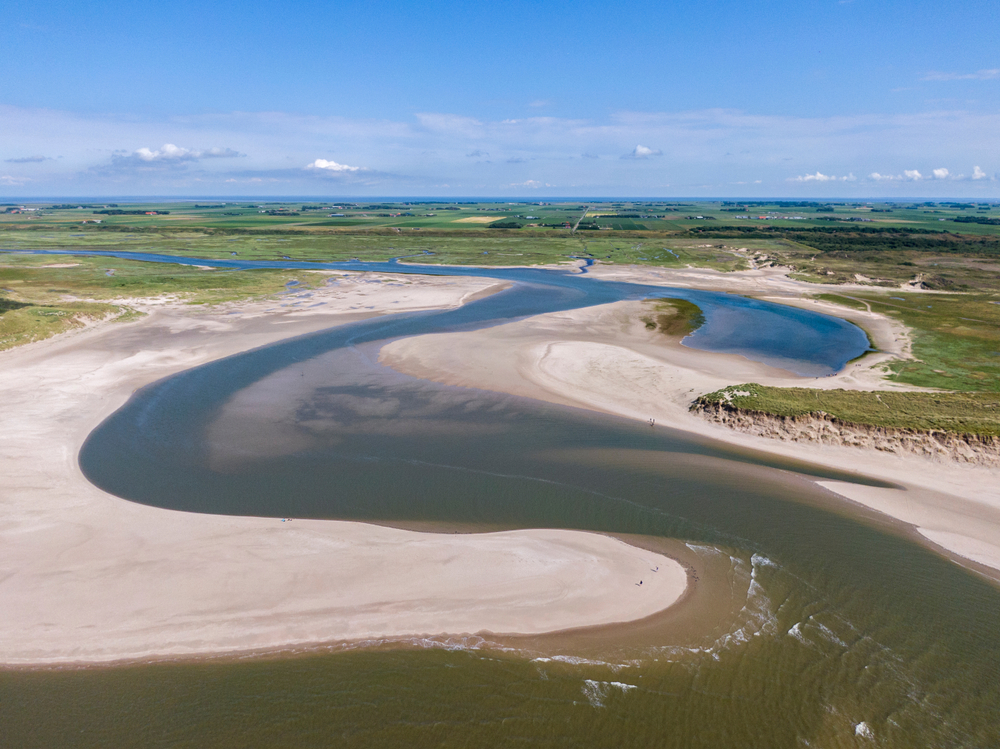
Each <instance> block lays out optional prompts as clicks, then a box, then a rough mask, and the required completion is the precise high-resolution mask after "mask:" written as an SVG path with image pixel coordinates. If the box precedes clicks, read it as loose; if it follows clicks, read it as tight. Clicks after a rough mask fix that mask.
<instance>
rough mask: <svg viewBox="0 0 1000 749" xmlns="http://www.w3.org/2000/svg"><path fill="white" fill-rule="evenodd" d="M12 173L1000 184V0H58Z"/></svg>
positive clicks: (25, 63) (414, 186)
mask: <svg viewBox="0 0 1000 749" xmlns="http://www.w3.org/2000/svg"><path fill="white" fill-rule="evenodd" d="M3 15H4V23H3V24H0V62H2V65H3V67H2V69H3V75H2V76H0V195H7V196H31V195H51V196H56V195H59V196H69V195H90V196H97V195H232V194H240V195H254V194H259V195H282V194H285V195H330V196H334V195H358V196H361V195H427V196H433V195H449V196H462V195H478V196H496V197H508V196H514V195H517V196H523V195H538V196H545V195H561V196H566V195H580V196H594V197H599V196H611V195H614V196H622V195H636V196H765V195H782V196H815V197H828V196H843V197H889V198H891V197H894V196H912V197H918V196H926V197H981V198H997V197H1000V45H998V44H997V39H998V38H1000V3H998V2H996V0H991V1H989V2H985V1H978V0H972V1H969V2H955V3H941V2H939V1H938V2H925V1H923V0H915V1H911V2H897V1H895V0H880V1H879V2H874V1H872V0H839V1H838V0H822V1H809V0H799V1H798V2H784V1H775V2H759V3H746V2H743V3H736V2H722V1H716V2H712V1H711V0H709V1H704V2H698V3H684V4H679V3H678V4H671V3H664V4H659V5H657V4H650V3H632V2H619V3H616V4H610V3H607V2H601V3H597V2H589V1H584V2H573V3H569V2H507V3H484V2H475V3H473V2H438V3H410V2H394V3H389V2H368V3H338V2H298V3H288V2H285V3H282V2H273V3H268V4H263V3H254V2H251V1H249V0H247V1H245V2H241V3H235V2H213V3H211V4H206V3H192V2H172V3H149V2H130V3H117V2H94V3H87V4H85V3H79V2H49V1H47V0H32V2H30V3H29V2H24V1H23V0H8V2H7V3H5V10H4V14H3Z"/></svg>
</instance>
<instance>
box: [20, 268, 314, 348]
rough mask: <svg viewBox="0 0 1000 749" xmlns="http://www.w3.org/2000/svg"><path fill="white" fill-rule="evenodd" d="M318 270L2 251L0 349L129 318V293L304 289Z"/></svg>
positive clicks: (202, 296) (215, 294)
mask: <svg viewBox="0 0 1000 749" xmlns="http://www.w3.org/2000/svg"><path fill="white" fill-rule="evenodd" d="M312 278H315V282H316V283H322V282H324V280H325V277H323V276H317V275H316V274H311V273H294V272H291V271H273V270H254V271H217V270H212V271H209V270H203V269H199V268H191V267H185V266H179V265H178V266H171V265H160V264H156V265H154V264H152V263H143V262H138V261H130V260H118V259H115V258H88V257H72V256H68V255H62V256H60V255H46V256H38V255H12V254H6V255H0V350H3V349H8V348H12V347H14V346H18V345H20V344H23V343H30V342H32V341H39V340H42V339H44V338H48V337H50V336H52V335H55V334H57V333H62V332H64V331H67V330H70V329H72V328H76V327H80V326H82V325H84V324H85V323H86V322H87V321H89V320H100V319H108V318H114V319H115V320H117V321H127V320H130V319H134V318H135V317H136V315H137V313H136V312H135V310H133V309H132V308H131V307H129V306H128V300H129V299H134V298H136V297H152V296H160V295H164V294H173V295H177V296H178V297H180V298H182V299H184V300H185V301H187V302H188V303H189V304H217V303H220V302H226V301H233V300H238V299H247V298H253V297H261V296H266V295H269V294H275V293H277V292H280V291H282V290H283V289H284V288H285V284H286V283H287V282H288V281H290V280H298V281H300V285H299V286H297V287H296V288H308V287H309V285H310V280H311V279H312Z"/></svg>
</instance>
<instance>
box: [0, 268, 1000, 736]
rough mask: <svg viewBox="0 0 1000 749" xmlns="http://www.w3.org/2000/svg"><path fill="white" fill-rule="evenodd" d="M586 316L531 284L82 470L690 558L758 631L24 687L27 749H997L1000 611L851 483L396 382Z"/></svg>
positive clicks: (17, 694)
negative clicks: (477, 343) (735, 595)
mask: <svg viewBox="0 0 1000 749" xmlns="http://www.w3.org/2000/svg"><path fill="white" fill-rule="evenodd" d="M199 262H200V261H199ZM533 283H534V282H533ZM598 288H599V287H598ZM660 291H662V290H660ZM600 293H603V292H600ZM616 293H618V292H616ZM580 294H583V295H585V296H586V299H584V300H583V301H586V302H587V303H593V302H592V301H590V300H592V299H593V298H594V295H597V296H600V294H599V293H598V292H593V293H592V292H590V291H589V290H587V288H586V287H585V288H584V290H583V291H581V290H580V289H578V288H576V287H565V286H560V285H556V288H555V289H551V288H549V289H543V288H540V287H537V286H529V285H526V284H525V285H522V286H519V287H515V289H512V290H511V291H508V292H505V293H504V294H501V295H497V296H494V297H490V298H488V299H484V300H481V301H480V302H476V303H475V304H473V305H470V306H469V307H467V308H464V309H462V310H458V311H456V312H454V313H443V314H427V315H413V316H407V317H405V318H401V319H394V320H386V319H381V320H372V321H367V322H365V323H360V324H358V325H354V326H350V328H342V329H335V330H333V331H329V332H326V333H319V334H314V335H311V336H304V337H302V338H300V339H295V340H292V341H288V342H284V343H281V344H277V345H275V346H272V347H268V348H266V349H261V350H258V351H256V352H250V353H248V354H244V355H240V356H236V357H231V358H229V359H226V360H222V361H220V362H215V363H212V364H209V365H206V366H204V367H200V368H198V369H195V370H191V371H189V372H185V373H182V374H181V375H178V376H176V377H173V378H170V379H168V380H165V381H162V382H161V383H157V384H154V385H153V386H150V387H148V388H145V389H143V390H141V391H140V392H139V393H137V394H136V396H135V397H134V398H133V399H132V400H131V401H130V402H129V403H128V404H127V405H126V406H125V407H124V408H123V409H122V410H120V411H119V412H117V413H116V414H115V415H113V416H112V417H111V418H110V419H109V420H108V421H106V422H105V423H104V424H103V425H102V426H101V427H100V428H99V429H98V430H96V431H95V432H94V434H93V435H92V436H91V438H90V439H89V440H88V442H87V444H86V446H85V448H84V450H83V452H82V454H81V466H82V467H83V468H84V470H85V472H86V473H87V475H88V477H89V478H91V480H93V481H94V482H95V483H97V484H98V485H100V486H102V487H104V488H106V489H107V490H109V491H112V492H114V493H116V494H119V495H120V496H124V497H128V498H129V499H133V500H135V501H141V502H146V503H149V504H155V505H160V506H166V507H173V508H178V509H188V510H196V511H202V512H223V513H245V514H265V515H274V516H282V517H285V516H295V517H306V516H309V517H338V518H355V519H367V520H373V521H377V522H392V523H403V524H407V523H414V522H424V521H429V522H437V523H453V522H459V523H465V524H471V525H473V526H475V527H480V528H498V527H505V528H509V527H538V526H554V527H569V528H583V529H593V530H603V531H615V532H624V533H639V534H644V535H648V536H667V537H678V538H682V539H684V540H685V541H686V542H687V543H688V544H689V545H690V547H691V548H692V550H693V552H694V553H696V554H699V555H702V556H703V557H705V558H710V559H712V560H714V564H715V567H716V568H717V569H722V570H723V571H724V577H726V584H729V585H731V586H732V587H733V589H734V590H739V591H747V595H746V596H744V599H745V605H743V606H742V608H741V609H740V611H739V612H738V615H737V616H736V617H735V618H733V619H728V618H727V619H725V620H724V621H722V620H720V622H719V626H718V627H716V628H714V629H711V631H708V632H707V633H706V636H705V637H704V638H702V639H700V640H697V641H693V640H691V639H690V638H686V637H679V638H677V639H673V637H672V636H671V635H670V634H669V633H665V634H663V635H662V639H659V640H656V641H653V642H649V641H648V640H643V641H641V642H640V641H633V640H628V641H625V640H623V641H622V642H620V643H615V642H613V641H612V642H610V643H609V642H603V643H602V644H601V645H600V646H599V647H595V648H593V649H592V651H593V652H587V653H583V654H581V653H579V652H575V651H574V652H570V651H568V650H567V651H565V652H563V651H561V650H560V649H559V647H557V646H548V647H540V646H537V645H530V646H528V645H526V646H525V647H524V648H523V649H521V650H520V651H518V652H510V651H509V649H508V648H510V647H511V644H510V643H509V642H500V641H498V642H496V643H494V644H493V645H490V644H489V643H481V642H478V641H477V640H475V639H465V640H451V641H448V640H436V641H433V642H425V643H414V645H416V646H422V647H417V648H416V649H398V648H391V647H374V648H368V649H365V650H353V649H342V650H337V651H335V652H330V653H324V654H312V655H301V656H298V657H294V658H286V659H250V660H244V661H218V662H203V663H187V664H157V665H146V666H132V667H127V668H107V669H95V670H88V671H68V672H57V671H48V672H35V673H5V674H0V717H2V725H3V726H4V732H5V734H6V735H7V737H8V741H9V742H10V744H11V745H13V746H57V745H59V746H67V745H70V746H109V745H113V746H133V745H134V746H186V745H192V746H193V745H198V746H201V745H206V746H207V745H211V746H230V745H231V746H328V745H332V744H335V745H348V746H372V745H378V746H438V745H449V746H492V745H505V746H506V745H511V746H513V745H536V746H562V745H567V746H569V745H573V746H595V747H596V746H643V747H645V746H677V747H692V746H694V747H700V746H705V747H729V746H732V747H737V746H740V747H742V746H768V747H786V746H788V747H791V746H823V747H836V746H845V747H846V746H868V745H872V746H983V747H986V746H992V745H996V743H997V742H998V741H1000V734H998V732H997V728H996V724H997V721H998V717H1000V632H998V631H997V628H996V626H995V622H997V621H1000V593H998V591H997V590H996V589H995V588H994V587H992V586H990V585H988V584H987V583H985V582H983V581H981V580H979V579H977V578H975V577H973V576H972V575H970V574H968V573H966V572H964V571H963V570H961V569H960V568H958V567H956V566H954V565H953V564H950V563H948V562H946V561H944V560H942V559H940V558H938V557H937V556H935V555H933V554H931V553H930V552H928V551H926V550H925V549H923V548H921V547H919V546H917V545H915V544H913V543H912V542H910V541H909V540H907V539H906V538H903V537H901V536H900V535H898V534H896V533H894V532H892V531H891V529H889V528H885V527H879V526H877V525H873V524H865V523H862V522H859V521H857V520H854V519H851V518H848V517H844V516H842V515H840V514H835V513H832V512H829V511H827V510H825V509H823V508H824V507H825V506H826V504H827V501H828V495H826V493H825V492H823V491H822V490H820V489H818V488H817V487H816V486H815V485H814V484H813V483H812V482H811V481H810V480H809V479H808V478H807V476H808V475H810V474H811V475H813V476H830V475H835V476H836V477H838V478H850V477H844V476H841V475H837V474H833V473H831V472H828V471H824V470H810V469H808V468H804V467H802V466H800V465H792V464H787V463H783V462H781V461H775V460H773V459H768V458H765V457H763V456H760V455H755V454H753V453H751V452H748V451H741V450H736V449H732V448H727V447H725V446H722V445H719V444H717V443H713V442H711V441H709V440H701V439H694V438H692V437H691V436H689V435H686V434H683V433H680V432H675V431H672V430H668V429H662V428H659V427H658V428H656V429H650V428H649V427H647V426H645V425H643V424H636V423H634V422H631V421H627V420H624V419H616V418H613V417H607V416H602V415H596V414H591V413H589V412H585V411H579V410H575V409H569V408H562V407H557V406H551V405H548V404H542V403H537V402H534V401H528V400H524V399H519V398H513V397H509V396H503V395H498V394H493V393H485V392H481V391H475V390H467V389H459V388H449V387H445V386H441V385H437V384H434V383H427V382H423V381H420V380H416V379H413V378H410V377H406V376H404V375H400V374H398V373H395V372H392V371H391V370H388V369H386V368H384V367H381V366H379V365H378V364H377V363H375V360H376V354H377V349H378V346H379V343H378V341H380V340H382V339H385V338H389V337H392V336H398V335H404V334H407V335H408V334H412V333H414V332H420V331H422V330H427V329H433V328H434V327H435V326H442V327H446V328H452V327H463V326H474V325H482V324H484V322H486V321H488V320H491V319H495V318H498V317H508V318H509V317H511V316H517V315H522V314H529V313H532V312H533V311H534V310H536V309H537V307H538V304H539V303H540V302H539V299H541V301H542V302H548V303H549V304H552V305H556V307H557V308H566V307H559V305H573V306H578V305H579V304H580V303H581V299H580V296H579V295H580ZM546 298H547V299H546ZM608 301H610V299H608ZM693 301H694V299H693ZM729 309H731V308H729V307H724V312H725V313H727V314H728V310H729ZM764 312H765V313H766V312H768V310H767V309H765V310H764ZM751 314H752V310H751ZM449 315H450V317H449ZM716 319H718V318H716ZM800 319H805V320H806V321H807V322H809V318H808V317H806V318H800ZM711 323H712V318H711V317H709V324H711ZM723 328H725V329H727V330H728V329H732V326H723ZM716 333H718V330H716ZM758 340H759V339H758ZM742 345H745V343H743V344H742ZM805 350H806V351H808V347H805ZM754 353H755V352H753V351H750V354H751V355H753V354H754ZM840 355H841V356H843V355H845V354H844V353H843V352H840ZM807 365H809V363H808V362H807V363H806V364H805V365H802V366H807ZM247 405H249V406H250V407H249V408H246V407H244V406H247ZM247 435H252V437H253V438H252V439H249V438H248V437H247ZM793 469H794V470H793ZM855 480H857V478H856V477H855Z"/></svg>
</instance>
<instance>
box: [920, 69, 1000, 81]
mask: <svg viewBox="0 0 1000 749" xmlns="http://www.w3.org/2000/svg"><path fill="white" fill-rule="evenodd" d="M994 78H1000V68H989V69H987V70H977V71H976V72H975V73H941V72H939V71H936V70H932V71H931V72H929V73H927V75H925V76H924V77H923V78H922V79H921V80H924V81H991V80H993V79H994Z"/></svg>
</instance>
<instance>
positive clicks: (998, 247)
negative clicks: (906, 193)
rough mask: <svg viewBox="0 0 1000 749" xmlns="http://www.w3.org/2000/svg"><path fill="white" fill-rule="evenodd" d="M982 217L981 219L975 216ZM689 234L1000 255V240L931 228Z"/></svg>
mask: <svg viewBox="0 0 1000 749" xmlns="http://www.w3.org/2000/svg"><path fill="white" fill-rule="evenodd" d="M975 218H980V217H978V216H977V217H975ZM688 231H689V233H690V234H692V235H695V236H699V237H706V238H712V239H734V238H739V239H776V238H780V239H789V240H791V241H793V242H797V243H799V244H804V245H807V246H809V247H813V248H815V249H817V250H819V251H821V252H824V253H827V252H848V253H849V252H878V251H884V250H912V251H917V252H939V253H961V254H964V255H980V256H991V257H995V256H1000V238H998V237H983V236H975V235H970V234H952V233H951V232H948V231H935V230H932V229H916V228H914V229H900V228H896V227H860V226H851V227H847V226H843V227H841V226H814V227H803V228H797V227H796V228H792V227H782V226H726V227H719V228H714V227H713V228H709V227H701V226H693V227H691V228H690V229H689V230H688Z"/></svg>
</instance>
